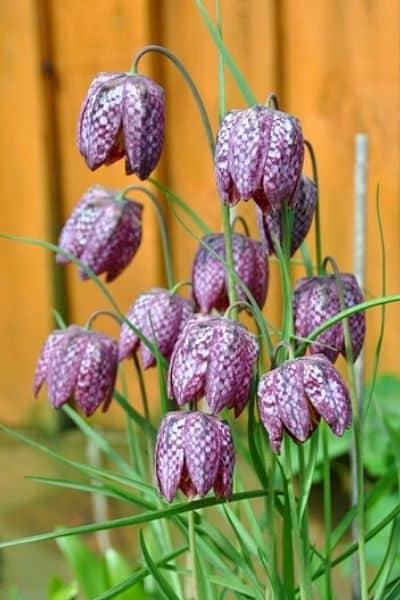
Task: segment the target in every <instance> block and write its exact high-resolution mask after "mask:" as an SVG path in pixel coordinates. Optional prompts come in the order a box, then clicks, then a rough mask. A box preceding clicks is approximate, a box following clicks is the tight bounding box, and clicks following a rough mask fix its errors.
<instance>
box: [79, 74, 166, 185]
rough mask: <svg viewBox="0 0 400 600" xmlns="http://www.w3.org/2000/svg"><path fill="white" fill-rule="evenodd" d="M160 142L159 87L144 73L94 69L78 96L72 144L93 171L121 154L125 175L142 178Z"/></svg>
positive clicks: (155, 159) (161, 106) (161, 99)
mask: <svg viewBox="0 0 400 600" xmlns="http://www.w3.org/2000/svg"><path fill="white" fill-rule="evenodd" d="M163 142H164V91H163V89H162V88H161V87H160V86H159V85H158V84H157V83H155V82H154V81H152V80H151V79H149V78H148V77H144V76H143V75H138V74H130V73H99V75H97V76H96V77H95V78H94V80H93V81H92V83H91V85H90V87H89V90H88V93H87V95H86V98H85V100H84V101H83V104H82V107H81V112H80V116H79V121H78V148H79V151H80V153H81V154H82V156H83V157H84V158H85V160H86V164H87V166H88V167H89V169H91V170H92V171H94V170H95V169H97V168H98V167H100V166H101V165H110V164H112V163H113V162H115V161H117V160H119V159H120V158H122V157H124V156H125V171H126V174H127V175H131V174H132V173H135V174H136V175H137V176H138V177H139V179H146V178H147V177H148V176H149V175H150V173H151V172H152V171H153V169H154V168H155V167H156V165H157V163H158V160H159V158H160V155H161V150H162V146H163Z"/></svg>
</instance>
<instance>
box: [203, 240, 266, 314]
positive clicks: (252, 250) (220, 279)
mask: <svg viewBox="0 0 400 600" xmlns="http://www.w3.org/2000/svg"><path fill="white" fill-rule="evenodd" d="M203 241H204V242H205V243H206V244H207V245H209V246H211V248H212V249H213V250H214V252H215V253H216V254H217V255H218V256H219V257H220V258H221V259H222V260H225V242H224V235H223V234H222V233H216V234H211V235H206V236H204V237H203ZM232 246H233V262H234V269H235V271H236V272H237V274H238V275H239V277H240V278H241V279H242V281H243V282H244V283H245V284H246V286H247V287H248V288H249V290H250V292H251V293H252V294H253V296H254V298H255V300H256V302H257V304H258V305H259V306H260V307H262V306H263V304H264V302H265V298H266V295H267V289H268V261H267V257H266V253H265V250H264V249H263V247H262V244H261V243H260V242H257V241H255V240H252V239H251V238H249V237H247V236H245V235H241V234H239V233H234V234H233V235H232ZM226 279H227V274H226V269H225V268H224V265H223V264H222V263H221V262H220V261H218V260H217V259H216V258H215V257H214V255H213V254H211V252H209V251H208V250H207V248H205V247H204V246H203V245H201V244H200V247H199V249H198V250H197V254H196V257H195V259H194V263H193V268H192V285H193V288H192V289H193V298H194V300H195V302H196V303H197V304H198V306H199V307H200V309H201V310H202V311H203V312H210V311H211V310H212V309H213V308H215V309H216V310H218V311H224V310H226V309H227V308H228V306H229V299H228V290H227V287H228V286H227V280H226ZM237 294H238V298H239V299H240V300H246V294H245V293H244V291H243V290H242V288H241V287H240V286H239V285H238V286H237Z"/></svg>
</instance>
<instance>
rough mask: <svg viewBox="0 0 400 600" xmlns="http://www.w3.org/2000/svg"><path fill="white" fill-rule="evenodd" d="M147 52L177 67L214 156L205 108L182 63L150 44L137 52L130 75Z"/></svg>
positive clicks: (210, 129)
mask: <svg viewBox="0 0 400 600" xmlns="http://www.w3.org/2000/svg"><path fill="white" fill-rule="evenodd" d="M149 52H156V53H158V54H161V55H162V56H165V57H166V58H168V59H169V60H170V61H171V62H172V63H173V64H174V65H175V66H176V67H177V69H178V71H179V72H180V74H181V75H182V76H183V78H184V80H185V81H186V83H187V85H188V87H189V89H190V91H191V93H192V96H193V98H194V101H195V102H196V105H197V108H198V109H199V113H200V117H201V120H202V123H203V125H204V129H205V132H206V135H207V140H208V145H209V147H210V151H211V156H214V134H213V131H212V127H211V123H210V120H209V118H208V115H207V111H206V107H205V105H204V102H203V100H202V97H201V96H200V93H199V90H198V89H197V86H196V84H195V83H194V81H193V79H192V78H191V76H190V74H189V72H188V71H187V69H186V67H185V65H184V64H183V63H182V61H180V60H179V58H178V57H177V56H175V54H174V53H173V52H171V51H170V50H168V48H164V46H158V45H157V44H150V45H149V46H145V47H144V48H142V49H141V50H139V52H138V53H137V54H136V55H135V57H134V59H133V63H132V68H131V73H133V74H134V73H137V70H138V66H139V61H140V59H141V58H142V57H143V56H144V55H145V54H148V53H149Z"/></svg>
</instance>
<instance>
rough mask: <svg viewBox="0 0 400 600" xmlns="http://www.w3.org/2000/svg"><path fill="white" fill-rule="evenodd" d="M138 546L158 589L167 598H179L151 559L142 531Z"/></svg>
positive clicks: (172, 599)
mask: <svg viewBox="0 0 400 600" xmlns="http://www.w3.org/2000/svg"><path fill="white" fill-rule="evenodd" d="M140 547H141V549H142V553H143V558H144V560H145V563H146V566H147V568H148V569H149V571H150V573H151V574H152V575H153V577H154V579H155V580H156V581H157V583H158V585H159V587H160V590H161V591H162V593H163V595H164V596H165V598H167V600H180V599H179V596H177V595H176V594H175V592H174V590H173V589H172V587H171V586H170V584H169V583H168V581H167V580H166V579H165V577H164V575H163V574H162V573H161V571H160V570H159V568H158V567H157V565H156V563H155V562H154V561H153V559H152V557H151V556H150V553H149V551H148V549H147V546H146V542H145V541H144V537H143V532H142V531H141V532H140Z"/></svg>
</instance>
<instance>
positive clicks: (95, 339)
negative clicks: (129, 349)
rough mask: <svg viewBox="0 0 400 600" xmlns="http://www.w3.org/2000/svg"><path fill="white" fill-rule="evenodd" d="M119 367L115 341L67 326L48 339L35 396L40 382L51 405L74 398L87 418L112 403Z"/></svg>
mask: <svg viewBox="0 0 400 600" xmlns="http://www.w3.org/2000/svg"><path fill="white" fill-rule="evenodd" d="M117 366H118V347H117V344H116V342H115V341H114V340H113V339H111V338H110V337H108V336H107V335H104V334H102V333H98V332H95V331H89V330H87V329H84V328H83V327H77V326H76V325H70V326H69V327H67V329H56V330H55V331H53V332H52V333H51V334H50V335H49V337H48V338H47V340H46V342H45V344H44V346H43V348H42V351H41V354H40V356H39V360H38V363H37V366H36V372H35V380H34V395H35V396H37V394H38V393H39V390H40V388H41V387H42V385H43V383H44V382H45V381H46V383H47V393H48V396H49V398H50V401H51V403H52V405H53V407H54V408H60V407H61V406H62V405H63V404H65V403H66V402H68V400H70V399H71V398H74V400H75V402H76V404H77V406H78V407H79V408H80V409H81V411H82V412H83V413H84V414H85V415H86V416H87V417H88V416H90V415H92V414H93V413H94V412H95V410H96V409H97V408H98V407H99V406H100V405H101V404H102V405H103V412H105V411H106V410H107V408H108V406H109V404H110V402H111V399H112V395H113V391H114V384H115V378H116V375H117Z"/></svg>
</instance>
